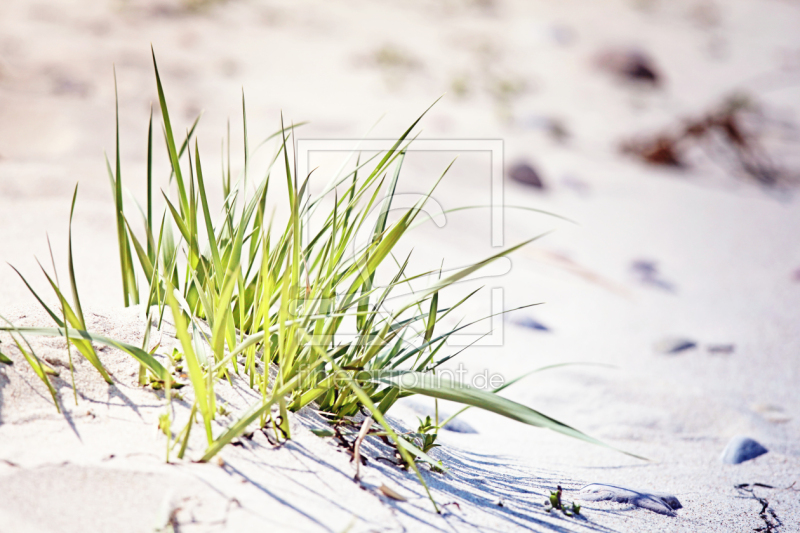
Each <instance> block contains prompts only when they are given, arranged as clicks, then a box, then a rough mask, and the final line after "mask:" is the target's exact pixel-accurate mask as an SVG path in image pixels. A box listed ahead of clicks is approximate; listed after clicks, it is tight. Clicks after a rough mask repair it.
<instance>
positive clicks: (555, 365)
mask: <svg viewBox="0 0 800 533" xmlns="http://www.w3.org/2000/svg"><path fill="white" fill-rule="evenodd" d="M578 365H586V366H604V367H608V368H615V367H614V365H607V364H604V363H584V362H575V363H557V364H554V365H546V366H543V367H540V368H537V369H535V370H531V371H529V372H525V373H524V374H522V375H520V376H517V377H515V378H514V379H512V380H511V381H507V382H506V383H504V384H503V385H501V386H499V387H497V388H496V389H492V393H494V394H497V393H498V392H500V391H502V390H504V389H507V388H508V387H510V386H511V385H513V384H515V383H517V382H519V381H522V380H523V379H525V378H527V377H528V376H530V375H532V374H536V373H538V372H544V371H545V370H553V369H555V368H561V367H565V366H578ZM472 407H473V406H471V405H468V406H466V407H463V408H461V409H460V410H458V411H457V412H456V413H455V414H452V415H450V416H449V417H448V418H446V419H445V420H444V422H442V423H441V424H438V426H439V427H444V426H446V425H447V424H449V423H450V422H452V421H453V420H455V418H456V417H457V416H459V415H460V414H461V413H463V412H464V411H466V410H468V409H471V408H472Z"/></svg>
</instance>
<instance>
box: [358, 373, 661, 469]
mask: <svg viewBox="0 0 800 533" xmlns="http://www.w3.org/2000/svg"><path fill="white" fill-rule="evenodd" d="M361 375H365V376H370V377H371V379H373V380H377V381H378V382H381V383H384V384H387V385H388V384H393V385H395V386H398V387H402V389H403V390H404V391H407V392H412V393H414V394H422V395H423V396H430V397H432V398H439V399H441V400H449V401H453V402H457V403H461V404H465V405H472V406H474V407H479V408H481V409H484V410H486V411H490V412H493V413H496V414H499V415H502V416H505V417H506V418H510V419H512V420H516V421H518V422H522V423H524V424H528V425H531V426H536V427H541V428H546V429H550V430H552V431H555V432H557V433H561V434H564V435H567V436H569V437H573V438H576V439H579V440H582V441H585V442H588V443H591V444H595V445H598V446H602V447H604V448H610V449H612V450H616V451H619V452H621V453H624V454H625V455H629V456H631V457H635V458H637V459H642V460H645V461H646V460H647V459H645V458H644V457H641V456H638V455H635V454H633V453H630V452H626V451H624V450H620V449H618V448H615V447H614V446H611V445H609V444H606V443H604V442H603V441H600V440H598V439H595V438H594V437H591V436H589V435H587V434H585V433H583V432H582V431H579V430H577V429H575V428H573V427H571V426H568V425H567V424H564V423H563V422H560V421H558V420H556V419H554V418H551V417H549V416H547V415H545V414H543V413H540V412H539V411H536V410H534V409H531V408H530V407H527V406H525V405H522V404H519V403H517V402H514V401H511V400H509V399H507V398H504V397H502V396H498V395H497V394H493V393H491V392H488V391H483V390H480V389H476V388H473V387H470V386H468V385H464V384H461V383H454V382H452V381H451V380H449V379H444V378H440V377H436V376H432V375H430V374H422V373H419V372H410V371H376V372H371V371H362V372H361Z"/></svg>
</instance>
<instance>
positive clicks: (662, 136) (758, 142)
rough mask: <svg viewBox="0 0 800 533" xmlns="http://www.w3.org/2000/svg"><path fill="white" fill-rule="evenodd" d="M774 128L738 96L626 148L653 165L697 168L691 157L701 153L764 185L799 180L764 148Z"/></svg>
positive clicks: (624, 149) (625, 144)
mask: <svg viewBox="0 0 800 533" xmlns="http://www.w3.org/2000/svg"><path fill="white" fill-rule="evenodd" d="M768 125H770V120H769V119H768V118H767V117H766V115H765V114H764V112H763V110H762V109H761V107H760V106H759V105H757V104H756V103H755V102H754V100H753V99H752V98H750V97H748V96H746V95H743V94H734V95H732V96H730V97H728V98H726V99H725V100H724V101H723V102H722V103H721V104H720V105H718V106H716V107H715V108H713V109H712V110H711V111H708V112H707V113H704V114H702V115H700V116H697V117H693V118H689V119H685V120H683V121H681V123H680V125H678V126H675V127H672V128H669V129H667V130H665V131H662V132H659V133H656V134H654V135H651V136H640V137H637V138H634V139H631V140H628V141H625V142H623V143H622V145H621V150H622V152H623V153H626V154H629V155H632V156H634V157H636V158H638V159H640V160H642V161H644V162H646V163H649V164H652V165H660V166H669V167H675V168H687V167H689V166H691V165H690V159H691V157H690V153H691V152H692V151H693V150H696V149H700V150H702V152H703V153H704V154H706V155H707V156H708V157H709V158H710V159H711V160H713V161H715V162H717V163H718V164H720V165H722V166H723V167H724V168H726V169H729V170H730V171H732V172H733V173H734V174H736V175H742V176H745V177H747V178H748V179H751V180H753V181H755V182H757V183H759V184H761V185H764V186H769V187H774V186H779V185H787V184H789V183H790V182H795V181H797V180H796V179H795V178H794V177H792V176H791V174H790V173H789V172H788V171H786V170H785V169H782V168H780V166H779V165H778V164H777V163H776V162H775V161H774V158H773V157H772V155H771V154H770V153H769V151H768V150H767V149H766V148H765V146H764V142H763V141H764V137H765V135H766V134H765V131H766V127H767V126H768ZM783 126H784V127H785V126H786V125H785V124H784V125H783Z"/></svg>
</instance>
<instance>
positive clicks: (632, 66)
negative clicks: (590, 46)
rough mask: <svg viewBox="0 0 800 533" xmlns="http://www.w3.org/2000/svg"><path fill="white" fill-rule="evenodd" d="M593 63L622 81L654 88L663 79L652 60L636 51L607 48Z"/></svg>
mask: <svg viewBox="0 0 800 533" xmlns="http://www.w3.org/2000/svg"><path fill="white" fill-rule="evenodd" d="M594 63H595V65H596V66H597V67H598V68H599V69H600V70H603V71H605V72H608V73H609V74H612V75H614V76H616V77H617V78H619V79H621V80H623V81H630V82H634V83H638V84H646V85H650V86H653V87H656V86H658V85H660V84H661V82H662V78H663V77H662V75H661V73H660V71H659V69H658V68H657V67H656V65H655V62H654V61H653V59H652V58H651V57H650V56H649V55H648V54H646V53H645V52H643V51H641V50H638V49H625V48H609V49H607V50H603V51H601V52H600V53H598V54H597V55H596V56H595V58H594Z"/></svg>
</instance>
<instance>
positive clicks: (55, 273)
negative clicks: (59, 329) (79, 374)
mask: <svg viewBox="0 0 800 533" xmlns="http://www.w3.org/2000/svg"><path fill="white" fill-rule="evenodd" d="M47 249H48V251H49V252H50V262H51V263H52V265H53V276H54V277H55V278H56V286H57V287H58V293H59V296H60V295H61V294H62V293H61V284H60V283H59V281H58V270H57V269H56V260H55V258H54V257H53V247H52V246H51V245H50V235H47ZM64 303H65V302H64V299H63V297H61V316H62V318H63V320H64V327H65V330H64V331H66V332H69V325H68V322H67V312H66V311H65V310H64V309H65V307H66V306H65V305H64ZM64 344H66V346H67V359H68V360H69V376H70V380H71V381H72V394H73V395H74V396H75V405H78V388H77V387H75V366H74V365H73V364H72V350H71V349H70V342H69V333H67V334H66V335H64Z"/></svg>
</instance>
